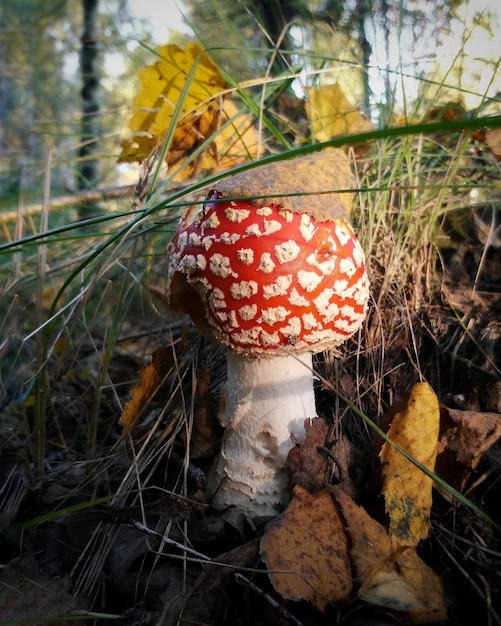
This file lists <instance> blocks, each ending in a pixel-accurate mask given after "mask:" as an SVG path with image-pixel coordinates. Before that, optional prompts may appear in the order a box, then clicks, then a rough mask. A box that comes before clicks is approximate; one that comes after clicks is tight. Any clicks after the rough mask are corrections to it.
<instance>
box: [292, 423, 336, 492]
mask: <svg viewBox="0 0 501 626" xmlns="http://www.w3.org/2000/svg"><path fill="white" fill-rule="evenodd" d="M304 428H305V430H306V437H305V440H304V443H302V444H301V445H300V446H296V447H294V448H292V450H291V451H290V452H289V456H288V457H287V469H288V471H289V473H290V474H291V477H292V479H291V482H292V484H293V485H301V487H303V488H304V489H306V490H307V491H309V492H314V491H318V490H319V489H320V488H321V487H322V486H324V484H325V480H326V477H327V460H326V458H325V455H323V454H321V453H320V452H319V448H323V447H324V446H325V440H326V438H327V434H328V432H329V423H328V422H327V420H326V419H324V418H322V417H314V418H308V419H306V420H305V421H304Z"/></svg>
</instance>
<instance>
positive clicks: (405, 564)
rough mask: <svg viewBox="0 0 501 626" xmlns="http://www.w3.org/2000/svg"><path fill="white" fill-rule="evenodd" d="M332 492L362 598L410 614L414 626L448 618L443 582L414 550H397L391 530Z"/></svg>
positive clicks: (341, 494) (340, 492)
mask: <svg viewBox="0 0 501 626" xmlns="http://www.w3.org/2000/svg"><path fill="white" fill-rule="evenodd" d="M330 491H331V493H332V495H333V497H334V499H335V501H336V502H337V504H338V506H339V507H340V509H341V511H342V514H343V518H344V520H345V528H346V533H347V536H348V538H349V545H350V549H349V556H350V560H351V563H352V565H353V569H354V571H355V582H356V584H357V587H358V594H357V595H358V597H359V598H360V599H361V600H364V601H365V602H370V603H371V604H376V605H378V606H383V607H385V608H388V609H392V610H396V611H401V612H404V613H406V614H407V615H408V616H409V618H410V619H411V621H412V622H413V623H426V622H432V621H438V620H441V619H445V618H446V616H447V607H446V604H445V600H444V595H443V587H442V581H441V580H440V578H439V577H438V576H437V575H436V574H435V572H433V570H431V569H430V568H429V567H428V566H427V565H426V563H424V561H422V560H421V559H420V558H419V556H418V555H417V553H416V551H415V550H414V549H413V548H407V549H405V551H404V552H403V553H400V554H396V553H395V552H394V551H393V547H392V542H391V538H390V535H389V534H388V531H387V530H386V528H385V527H384V526H382V524H380V523H379V522H377V521H376V520H374V519H373V518H372V517H370V515H369V514H368V513H367V511H365V509H363V508H362V507H360V506H358V505H357V504H355V502H353V500H352V499H351V498H350V497H349V496H348V495H347V494H346V493H345V492H344V491H343V490H342V489H341V488H340V487H337V486H336V487H331V488H330Z"/></svg>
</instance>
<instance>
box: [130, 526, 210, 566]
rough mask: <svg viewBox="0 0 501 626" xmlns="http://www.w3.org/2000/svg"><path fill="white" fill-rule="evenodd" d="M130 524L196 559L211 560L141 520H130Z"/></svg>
mask: <svg viewBox="0 0 501 626" xmlns="http://www.w3.org/2000/svg"><path fill="white" fill-rule="evenodd" d="M131 525H132V526H134V528H137V529H138V530H140V531H141V532H143V533H146V534H147V535H150V536H151V537H156V538H157V539H160V540H161V541H163V542H164V543H168V544H169V545H170V546H173V547H174V548H178V549H179V550H182V551H183V552H186V554H191V556H195V557H197V558H198V559H202V560H203V561H206V562H207V563H209V562H210V561H211V559H210V557H208V556H207V555H206V554H202V553H201V552H197V551H196V550H193V548H189V547H188V546H185V545H183V544H182V543H179V542H178V541H175V540H174V539H171V538H170V537H166V536H165V535H162V533H159V532H157V531H156V530H153V529H152V528H148V527H147V526H145V525H144V524H141V522H138V521H136V520H132V522H131Z"/></svg>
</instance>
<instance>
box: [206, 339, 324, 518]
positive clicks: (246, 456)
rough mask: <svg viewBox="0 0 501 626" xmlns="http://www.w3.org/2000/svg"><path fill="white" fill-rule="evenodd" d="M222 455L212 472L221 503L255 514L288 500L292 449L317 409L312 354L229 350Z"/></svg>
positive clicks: (214, 491) (212, 491) (215, 497)
mask: <svg viewBox="0 0 501 626" xmlns="http://www.w3.org/2000/svg"><path fill="white" fill-rule="evenodd" d="M227 367H228V378H227V383H226V390H225V395H224V398H223V404H222V410H221V414H220V417H219V419H220V422H221V424H222V425H223V426H224V427H225V429H226V430H225V432H224V435H223V442H222V448H221V453H220V455H219V458H218V460H217V462H216V464H215V466H214V467H213V468H212V470H211V472H210V474H209V478H208V485H207V487H208V489H207V491H208V493H209V494H214V495H213V499H212V504H213V505H214V506H215V507H216V508H224V507H226V506H229V505H236V506H238V507H239V508H241V509H242V510H244V511H245V513H247V514H248V515H250V516H251V517H254V516H267V515H276V514H277V513H278V512H280V511H281V510H282V509H283V507H284V505H286V504H287V502H288V499H289V494H288V490H287V483H288V475H287V471H286V469H285V465H286V461H287V455H288V454H289V451H290V450H291V448H293V447H294V445H295V444H296V443H301V442H304V439H305V435H306V432H305V428H304V421H305V419H306V418H309V417H314V416H315V415H316V409H315V396H314V390H313V373H312V370H311V367H312V357H311V354H302V355H300V356H298V357H294V356H275V357H271V358H267V357H262V358H257V359H247V358H246V357H244V356H241V355H239V354H236V353H235V352H233V351H232V350H228V356H227Z"/></svg>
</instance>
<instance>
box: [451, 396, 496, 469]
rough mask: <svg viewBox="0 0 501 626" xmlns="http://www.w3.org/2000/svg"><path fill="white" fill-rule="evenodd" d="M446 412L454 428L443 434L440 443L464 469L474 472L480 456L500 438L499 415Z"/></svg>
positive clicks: (455, 410)
mask: <svg viewBox="0 0 501 626" xmlns="http://www.w3.org/2000/svg"><path fill="white" fill-rule="evenodd" d="M446 410H447V412H448V414H449V417H450V418H451V420H452V422H453V424H454V426H453V427H452V428H450V429H448V430H447V431H446V432H445V433H444V434H443V436H442V439H441V442H440V443H441V444H442V445H444V444H445V447H446V448H447V449H449V450H452V451H453V452H454V453H455V454H456V457H457V460H458V461H459V462H460V463H461V464H462V465H464V467H466V468H467V469H469V470H474V469H475V468H476V467H477V465H478V463H479V461H480V459H481V458H482V455H483V454H484V453H485V452H487V450H489V448H490V447H491V446H493V445H494V444H495V443H496V441H497V440H498V439H499V438H500V437H501V414H499V413H480V412H478V411H460V410H459V409H449V408H446Z"/></svg>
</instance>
